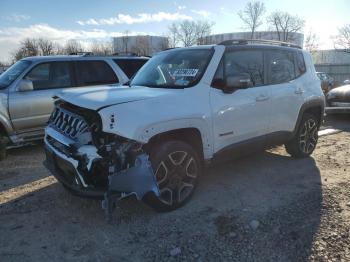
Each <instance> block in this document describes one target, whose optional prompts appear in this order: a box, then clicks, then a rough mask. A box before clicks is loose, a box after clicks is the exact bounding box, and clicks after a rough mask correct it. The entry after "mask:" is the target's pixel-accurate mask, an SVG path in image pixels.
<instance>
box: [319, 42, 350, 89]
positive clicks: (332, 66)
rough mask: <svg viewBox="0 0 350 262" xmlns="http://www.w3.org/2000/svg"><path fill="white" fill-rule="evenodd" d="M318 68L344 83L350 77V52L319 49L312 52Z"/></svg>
mask: <svg viewBox="0 0 350 262" xmlns="http://www.w3.org/2000/svg"><path fill="white" fill-rule="evenodd" d="M312 58H313V61H314V63H315V67H316V70H317V71H319V72H325V73H327V74H329V75H330V76H332V77H333V78H334V80H335V81H338V82H339V83H342V82H343V81H344V80H346V79H350V53H349V52H346V51H345V50H334V49H332V50H318V51H315V52H313V53H312Z"/></svg>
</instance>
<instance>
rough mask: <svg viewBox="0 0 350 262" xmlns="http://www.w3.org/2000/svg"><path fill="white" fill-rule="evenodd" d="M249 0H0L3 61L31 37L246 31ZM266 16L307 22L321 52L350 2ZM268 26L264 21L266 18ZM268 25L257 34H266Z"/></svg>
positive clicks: (278, 5) (349, 14)
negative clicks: (173, 27) (195, 25)
mask: <svg viewBox="0 0 350 262" xmlns="http://www.w3.org/2000/svg"><path fill="white" fill-rule="evenodd" d="M247 2H248V1H245V0H236V1H233V0H215V1H209V0H202V1H198V0H196V1H195V0H185V1H181V0H177V1H171V0H170V1H165V0H162V1H161V0H148V1H146V0H128V1H124V0H120V1H118V0H99V1H98V0H51V1H48V0H30V1H28V0H27V1H26V0H22V1H19V0H0V61H4V60H8V59H9V58H10V55H11V53H12V52H13V50H14V49H15V48H16V47H17V46H18V43H19V42H20V41H21V40H23V39H24V38H26V37H45V38H49V39H52V40H55V41H58V42H61V43H64V42H65V41H66V40H68V39H79V40H91V39H96V40H105V39H110V37H112V36H120V35H121V34H122V33H123V32H125V31H126V30H129V31H130V32H132V34H138V33H142V34H152V35H165V34H166V33H167V28H168V26H169V24H171V23H172V22H176V21H180V20H184V19H190V20H197V19H201V20H202V19H206V20H210V21H213V22H215V26H214V27H213V33H228V32H236V31H244V28H243V25H242V22H241V21H240V19H239V18H238V16H237V12H238V11H239V10H241V9H243V8H244V6H245V4H246V3H247ZM263 2H264V3H265V5H266V9H267V14H266V15H268V13H270V12H272V11H275V10H281V11H287V12H289V13H291V14H297V15H299V16H300V17H301V18H303V19H304V20H305V21H306V26H305V30H304V31H305V33H307V32H308V31H310V30H313V31H314V32H315V33H316V34H317V35H318V36H319V38H320V44H321V48H322V49H328V48H332V40H331V37H332V36H333V35H335V34H336V33H337V29H338V28H339V27H340V26H342V25H344V24H348V23H350V1H349V0H332V1H330V0H318V1H306V0H284V1H282V0H266V1H263ZM264 21H265V19H264ZM267 29H268V26H267V25H266V24H265V25H263V26H261V27H260V28H259V29H258V30H267Z"/></svg>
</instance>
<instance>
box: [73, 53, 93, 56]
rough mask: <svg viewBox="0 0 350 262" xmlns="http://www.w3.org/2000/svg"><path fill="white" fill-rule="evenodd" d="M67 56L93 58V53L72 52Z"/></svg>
mask: <svg viewBox="0 0 350 262" xmlns="http://www.w3.org/2000/svg"><path fill="white" fill-rule="evenodd" d="M69 55H81V56H93V55H94V53H93V52H73V53H70V54H69Z"/></svg>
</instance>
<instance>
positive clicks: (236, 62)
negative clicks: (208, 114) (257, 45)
mask: <svg viewBox="0 0 350 262" xmlns="http://www.w3.org/2000/svg"><path fill="white" fill-rule="evenodd" d="M263 58H264V54H263V52H262V51H260V50H251V49H249V50H239V51H237V50H232V51H230V50H227V51H226V52H225V54H224V57H223V59H222V61H221V63H220V66H219V68H218V70H217V72H216V75H215V77H214V79H221V78H222V79H227V78H228V77H235V76H237V75H242V74H244V75H248V77H249V76H250V81H251V85H252V86H251V87H249V88H246V89H237V90H235V91H234V92H233V93H230V94H227V93H224V92H223V91H222V90H221V89H220V88H215V87H213V88H211V92H210V103H211V107H212V118H213V130H214V132H213V133H214V136H215V137H214V141H215V150H214V151H215V152H214V153H216V152H218V151H220V150H221V149H224V148H226V147H228V146H230V145H233V144H236V143H239V142H243V141H249V140H253V139H256V143H261V144H263V143H264V135H266V134H267V133H268V129H269V122H270V113H271V112H270V106H269V99H270V87H269V86H267V85H264V83H265V81H264V59H263Z"/></svg>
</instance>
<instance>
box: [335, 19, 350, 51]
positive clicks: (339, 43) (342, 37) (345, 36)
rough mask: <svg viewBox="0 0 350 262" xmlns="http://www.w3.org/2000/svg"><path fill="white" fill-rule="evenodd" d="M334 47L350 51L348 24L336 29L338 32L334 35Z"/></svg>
mask: <svg viewBox="0 0 350 262" xmlns="http://www.w3.org/2000/svg"><path fill="white" fill-rule="evenodd" d="M334 48H335V49H342V50H343V51H345V52H348V53H350V24H347V25H344V26H342V27H341V28H339V29H338V34H337V35H336V36H335V37H334Z"/></svg>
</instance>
